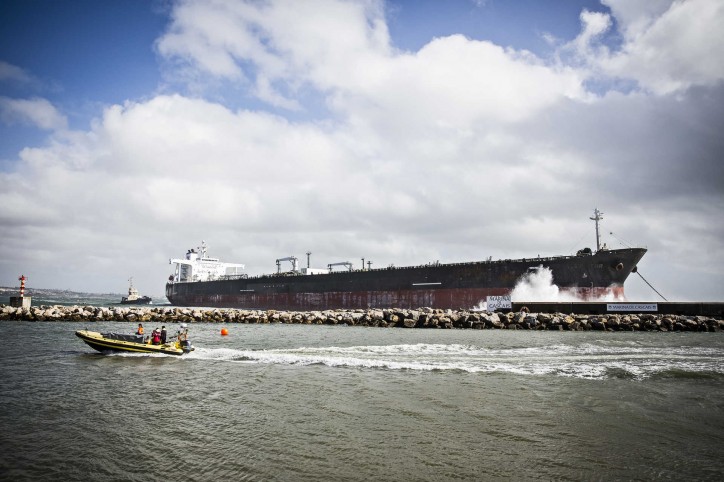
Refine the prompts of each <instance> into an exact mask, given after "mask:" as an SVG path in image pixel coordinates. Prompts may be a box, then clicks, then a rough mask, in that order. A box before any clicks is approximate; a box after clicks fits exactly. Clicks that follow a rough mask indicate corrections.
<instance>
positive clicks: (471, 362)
mask: <svg viewBox="0 0 724 482" xmlns="http://www.w3.org/2000/svg"><path fill="white" fill-rule="evenodd" d="M722 355H724V349H713V348H698V347H679V348H651V347H644V346H636V345H632V344H623V345H622V346H606V345H601V344H582V345H579V346H570V345H563V344H554V345H546V346H539V347H516V348H498V349H489V348H485V347H478V346H471V345H460V344H449V345H446V344H410V345H369V346H352V347H335V346H332V347H300V348H293V349H276V350H237V349H232V348H216V349H213V348H207V349H204V348H197V349H196V351H194V352H193V353H191V354H189V355H188V356H187V359H197V360H198V359H208V360H220V361H230V362H239V363H254V364H280V365H299V366H308V365H325V366H328V367H335V368H336V367H347V368H360V369H388V370H413V371H451V370H455V371H461V372H468V373H493V372H505V373H513V374H520V375H550V374H554V375H558V376H566V377H576V378H589V379H601V378H607V377H608V376H609V374H610V373H611V372H612V371H619V372H621V373H625V374H627V375H628V376H630V377H632V378H646V377H649V376H651V375H653V374H655V373H658V372H661V371H664V370H671V369H678V370H683V371H691V370H694V371H713V372H717V373H723V374H724V361H722V360H724V356H722Z"/></svg>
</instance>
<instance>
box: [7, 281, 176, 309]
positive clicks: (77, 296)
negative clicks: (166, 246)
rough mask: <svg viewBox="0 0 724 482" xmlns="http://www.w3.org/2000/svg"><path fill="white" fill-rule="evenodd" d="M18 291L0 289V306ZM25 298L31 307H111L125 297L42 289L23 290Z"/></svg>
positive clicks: (156, 299) (160, 300) (159, 299)
mask: <svg viewBox="0 0 724 482" xmlns="http://www.w3.org/2000/svg"><path fill="white" fill-rule="evenodd" d="M19 295H20V289H19V288H18V287H17V286H15V287H12V288H8V287H4V286H3V287H0V304H9V303H10V297H11V296H19ZM25 296H29V297H31V298H32V299H33V306H39V305H91V306H111V305H117V304H119V303H120V302H121V298H122V297H124V296H127V294H126V293H123V294H121V293H83V292H77V291H70V290H58V289H44V288H25ZM167 303H168V300H167V299H166V297H165V296H158V297H154V298H153V304H154V305H158V304H167Z"/></svg>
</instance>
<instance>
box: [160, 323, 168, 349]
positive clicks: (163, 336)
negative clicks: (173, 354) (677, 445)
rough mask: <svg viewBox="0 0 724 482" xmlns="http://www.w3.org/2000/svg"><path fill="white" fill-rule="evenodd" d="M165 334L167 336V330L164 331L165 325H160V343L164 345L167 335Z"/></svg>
mask: <svg viewBox="0 0 724 482" xmlns="http://www.w3.org/2000/svg"><path fill="white" fill-rule="evenodd" d="M167 336H168V332H167V331H166V327H165V326H162V327H161V344H162V345H165V344H166V337H167Z"/></svg>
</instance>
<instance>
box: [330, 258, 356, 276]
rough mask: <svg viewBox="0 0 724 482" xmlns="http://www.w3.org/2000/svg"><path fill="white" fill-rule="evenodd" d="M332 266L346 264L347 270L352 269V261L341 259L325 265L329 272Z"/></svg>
mask: <svg viewBox="0 0 724 482" xmlns="http://www.w3.org/2000/svg"><path fill="white" fill-rule="evenodd" d="M332 266H346V267H347V270H349V271H352V263H350V262H349V261H341V262H339V263H330V264H328V265H327V268H328V269H329V272H330V273H331V272H332Z"/></svg>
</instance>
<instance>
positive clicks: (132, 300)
mask: <svg viewBox="0 0 724 482" xmlns="http://www.w3.org/2000/svg"><path fill="white" fill-rule="evenodd" d="M128 282H129V283H130V284H131V285H130V286H129V287H128V296H124V297H123V298H121V304H122V305H150V304H151V301H153V300H152V299H151V297H150V296H139V294H138V290H137V289H136V288H134V287H133V276H131V278H130V279H129V280H128Z"/></svg>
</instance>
